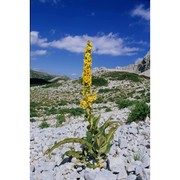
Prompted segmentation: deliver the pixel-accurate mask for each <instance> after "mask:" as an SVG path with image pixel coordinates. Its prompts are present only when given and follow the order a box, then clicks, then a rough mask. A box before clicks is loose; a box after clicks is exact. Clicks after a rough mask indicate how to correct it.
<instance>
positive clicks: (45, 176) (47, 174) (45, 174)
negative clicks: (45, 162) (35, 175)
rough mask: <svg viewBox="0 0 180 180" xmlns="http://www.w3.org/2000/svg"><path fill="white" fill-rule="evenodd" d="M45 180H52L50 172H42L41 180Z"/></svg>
mask: <svg viewBox="0 0 180 180" xmlns="http://www.w3.org/2000/svg"><path fill="white" fill-rule="evenodd" d="M47 179H54V178H53V173H52V172H50V171H43V172H42V180H47Z"/></svg>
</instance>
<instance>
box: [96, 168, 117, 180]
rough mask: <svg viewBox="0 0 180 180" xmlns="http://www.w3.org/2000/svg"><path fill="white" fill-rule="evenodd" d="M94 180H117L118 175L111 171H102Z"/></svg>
mask: <svg viewBox="0 0 180 180" xmlns="http://www.w3.org/2000/svg"><path fill="white" fill-rule="evenodd" d="M93 180H116V175H114V174H113V173H112V172H111V171H108V170H102V171H100V172H99V173H98V174H97V175H96V177H95V179H93Z"/></svg>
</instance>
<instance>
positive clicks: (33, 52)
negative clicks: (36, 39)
mask: <svg viewBox="0 0 180 180" xmlns="http://www.w3.org/2000/svg"><path fill="white" fill-rule="evenodd" d="M45 54H47V50H36V51H31V56H43V55H45Z"/></svg>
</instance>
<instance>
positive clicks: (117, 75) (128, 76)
mask: <svg viewBox="0 0 180 180" xmlns="http://www.w3.org/2000/svg"><path fill="white" fill-rule="evenodd" d="M103 76H104V77H109V78H110V79H111V80H129V81H133V82H141V77H140V76H139V75H138V74H135V73H129V72H118V71H113V72H108V73H106V74H104V75H103Z"/></svg>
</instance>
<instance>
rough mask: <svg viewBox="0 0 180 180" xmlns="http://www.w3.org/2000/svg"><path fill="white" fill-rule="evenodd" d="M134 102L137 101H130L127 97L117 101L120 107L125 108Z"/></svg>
mask: <svg viewBox="0 0 180 180" xmlns="http://www.w3.org/2000/svg"><path fill="white" fill-rule="evenodd" d="M134 103H135V101H130V100H127V99H121V100H118V101H116V104H117V106H118V108H119V109H123V108H126V107H129V106H132V105H133V104H134Z"/></svg>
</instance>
